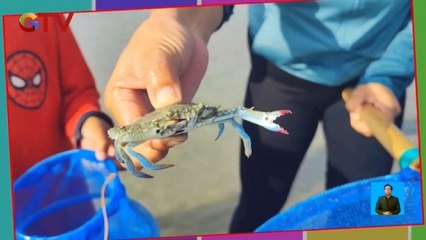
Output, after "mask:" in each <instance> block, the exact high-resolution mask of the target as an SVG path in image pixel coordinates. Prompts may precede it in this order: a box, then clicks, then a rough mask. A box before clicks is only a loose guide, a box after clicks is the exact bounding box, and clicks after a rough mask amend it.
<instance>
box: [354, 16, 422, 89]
mask: <svg viewBox="0 0 426 240" xmlns="http://www.w3.org/2000/svg"><path fill="white" fill-rule="evenodd" d="M414 68H415V66H414V50H413V28H412V20H410V21H409V22H408V23H407V25H406V26H405V28H403V29H402V30H401V31H400V32H399V33H398V34H397V35H396V36H395V38H394V39H393V40H392V41H391V42H390V44H389V46H388V47H387V49H386V50H385V52H384V54H383V55H382V56H381V57H380V58H379V59H377V60H375V61H373V62H372V63H371V64H370V65H369V66H368V67H367V69H366V71H365V73H364V75H363V76H362V77H361V79H360V83H381V84H383V85H385V86H386V87H388V88H390V89H391V90H392V91H393V93H394V94H395V95H396V96H397V97H400V96H401V95H402V94H403V93H404V92H405V90H406V88H407V87H408V86H409V85H410V84H411V83H412V81H413V79H414Z"/></svg>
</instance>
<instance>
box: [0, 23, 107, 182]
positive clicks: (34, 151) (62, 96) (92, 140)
mask: <svg viewBox="0 0 426 240" xmlns="http://www.w3.org/2000/svg"><path fill="white" fill-rule="evenodd" d="M48 21H49V22H48V26H49V29H48V30H47V31H43V30H41V29H37V30H35V31H33V32H26V31H24V30H22V29H21V28H20V26H19V16H7V17H4V39H5V41H4V42H5V63H6V84H7V108H8V119H9V123H8V125H9V145H10V160H11V169H12V179H13V181H15V180H16V179H17V178H18V177H20V176H21V175H22V174H23V173H24V172H25V171H26V170H28V168H30V167H31V166H32V165H34V164H36V163H37V162H39V161H41V160H43V159H44V158H46V157H48V156H51V155H53V154H56V153H58V152H61V151H65V150H69V149H72V148H75V147H81V148H87V149H92V150H94V151H96V156H97V158H98V159H100V160H103V159H105V158H107V157H112V156H113V155H114V149H113V146H112V143H111V141H110V140H109V139H108V135H107V129H108V128H110V127H111V126H112V121H111V120H110V118H109V117H108V116H107V115H106V114H104V113H103V112H102V111H101V109H100V105H99V102H98V99H99V93H98V92H97V90H96V86H95V82H94V79H93V76H92V74H91V72H90V70H89V68H88V66H87V65H86V62H85V60H84V58H83V56H82V54H81V52H80V49H79V47H78V45H77V42H76V41H75V39H74V37H73V34H72V32H71V30H70V29H68V30H66V31H61V30H60V28H59V26H58V24H57V23H56V21H54V19H52V20H51V19H50V18H49V20H48Z"/></svg>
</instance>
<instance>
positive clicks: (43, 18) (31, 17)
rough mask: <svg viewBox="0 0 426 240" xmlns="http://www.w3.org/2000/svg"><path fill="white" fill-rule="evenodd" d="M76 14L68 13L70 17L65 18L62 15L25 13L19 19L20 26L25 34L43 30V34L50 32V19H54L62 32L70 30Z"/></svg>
mask: <svg viewBox="0 0 426 240" xmlns="http://www.w3.org/2000/svg"><path fill="white" fill-rule="evenodd" d="M73 15H74V13H68V16H67V17H65V19H64V17H63V14H61V13H38V14H37V15H36V14H34V13H25V14H22V15H21V17H20V18H19V26H20V27H21V29H22V30H23V31H25V32H34V31H36V30H38V29H41V30H42V31H43V32H47V31H49V18H53V19H54V20H55V21H56V22H57V23H58V25H59V28H60V30H61V31H62V32H65V31H67V30H68V28H69V25H70V22H71V19H72V17H73Z"/></svg>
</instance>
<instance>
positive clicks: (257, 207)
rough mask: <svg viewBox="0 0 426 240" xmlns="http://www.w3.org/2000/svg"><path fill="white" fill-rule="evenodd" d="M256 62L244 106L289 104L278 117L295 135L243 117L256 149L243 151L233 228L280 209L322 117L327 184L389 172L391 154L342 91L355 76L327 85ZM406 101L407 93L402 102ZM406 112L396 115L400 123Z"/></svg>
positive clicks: (246, 227)
mask: <svg viewBox="0 0 426 240" xmlns="http://www.w3.org/2000/svg"><path fill="white" fill-rule="evenodd" d="M252 61H253V62H252V64H253V69H252V71H251V73H250V79H249V84H248V88H247V93H246V98H245V106H246V107H252V106H254V107H255V109H257V110H262V111H272V110H279V109H290V110H292V111H293V114H292V115H287V116H285V117H282V118H280V119H277V121H276V122H277V123H279V124H280V125H282V126H284V128H286V129H287V130H288V131H289V132H290V135H281V134H279V133H275V132H270V131H268V130H266V129H264V128H262V127H259V126H257V125H254V124H252V123H248V122H244V125H243V127H244V129H245V130H246V132H247V133H248V134H249V135H250V136H251V139H252V143H253V144H252V146H253V154H252V156H251V157H250V159H247V158H246V157H245V155H244V151H243V149H242V150H241V153H240V171H241V172H240V174H241V184H242V192H241V195H240V200H239V203H238V206H237V208H236V210H235V213H234V216H233V218H232V222H231V227H230V232H232V233H237V232H252V231H254V230H255V229H256V228H257V227H258V226H260V225H261V224H262V223H264V222H265V221H267V220H268V219H269V218H271V217H272V216H274V215H275V214H277V213H278V212H279V211H280V210H281V208H282V207H283V205H284V204H285V201H286V199H287V196H288V193H289V191H290V187H291V185H292V183H293V180H294V178H295V176H296V173H297V171H298V168H299V166H300V164H301V162H302V160H303V158H304V156H305V153H306V151H307V149H308V147H309V145H310V144H311V141H312V138H313V137H314V134H315V131H316V130H317V126H318V123H319V121H322V122H323V126H324V132H325V137H326V141H327V172H326V188H327V189H329V188H332V187H335V186H338V185H342V184H345V183H348V182H352V181H356V180H360V179H365V178H371V177H375V176H380V175H386V174H389V173H390V171H391V168H392V163H393V160H392V158H391V156H390V155H389V154H388V153H387V152H386V151H385V150H384V148H383V147H382V146H381V145H380V144H379V143H378V142H377V141H376V140H375V139H374V138H365V137H363V136H362V135H360V134H358V133H357V132H355V131H354V130H353V129H352V128H351V126H350V123H349V114H348V112H347V110H346V109H345V106H344V102H343V100H342V99H341V92H342V90H343V89H344V88H345V87H346V86H350V85H355V84H356V80H354V81H352V82H351V83H349V84H347V85H345V86H340V87H326V86H322V85H318V84H315V83H311V82H308V81H305V80H302V79H298V78H296V77H294V76H291V75H289V74H286V73H284V72H283V71H281V70H279V69H278V68H276V67H275V66H273V65H272V64H268V63H266V61H265V60H264V59H262V58H259V57H257V56H253V57H252ZM404 101H405V96H404V97H403V98H402V99H401V101H400V102H401V106H404ZM401 116H402V114H401ZM401 116H399V117H398V119H396V124H397V125H398V126H401V123H402V117H401ZM314 174H317V175H318V176H319V177H320V176H321V175H322V174H323V173H322V172H318V173H314Z"/></svg>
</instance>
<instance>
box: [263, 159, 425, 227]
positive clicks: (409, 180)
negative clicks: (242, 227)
mask: <svg viewBox="0 0 426 240" xmlns="http://www.w3.org/2000/svg"><path fill="white" fill-rule="evenodd" d="M374 182H402V183H403V184H404V202H405V209H404V210H405V211H404V214H401V215H392V216H382V215H373V214H371V185H372V183H374ZM421 196H422V193H421V184H420V174H419V173H418V172H416V171H414V170H411V169H410V168H405V169H404V170H402V171H401V172H399V173H395V174H390V175H386V176H382V177H376V178H371V179H366V180H361V181H356V182H353V183H348V184H346V185H343V186H339V187H336V188H333V189H330V190H328V191H325V192H323V193H320V194H318V195H316V196H314V197H311V198H309V199H307V200H305V201H302V202H300V203H298V204H296V205H294V206H293V207H291V208H289V209H288V210H286V211H283V212H281V213H279V214H277V215H276V216H274V217H272V218H271V219H270V220H268V221H267V222H265V223H264V224H263V225H261V226H260V227H259V228H257V229H256V232H271V231H287V230H310V229H332V228H353V227H372V226H391V225H415V224H422V201H421ZM375 200H376V199H375Z"/></svg>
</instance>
